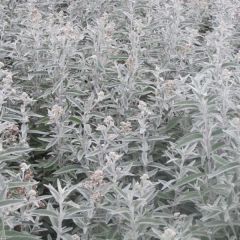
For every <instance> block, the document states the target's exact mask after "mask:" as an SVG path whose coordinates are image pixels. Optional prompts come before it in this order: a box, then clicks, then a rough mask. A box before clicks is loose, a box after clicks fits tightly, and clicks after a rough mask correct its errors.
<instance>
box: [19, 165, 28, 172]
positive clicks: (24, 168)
mask: <svg viewBox="0 0 240 240" xmlns="http://www.w3.org/2000/svg"><path fill="white" fill-rule="evenodd" d="M20 168H21V171H22V172H25V171H26V170H28V169H29V168H30V165H27V164H26V163H21V164H20Z"/></svg>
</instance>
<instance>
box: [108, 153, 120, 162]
mask: <svg viewBox="0 0 240 240" xmlns="http://www.w3.org/2000/svg"><path fill="white" fill-rule="evenodd" d="M109 157H110V158H111V160H113V161H117V160H119V159H120V158H121V157H122V155H120V154H117V153H115V152H110V153H109Z"/></svg>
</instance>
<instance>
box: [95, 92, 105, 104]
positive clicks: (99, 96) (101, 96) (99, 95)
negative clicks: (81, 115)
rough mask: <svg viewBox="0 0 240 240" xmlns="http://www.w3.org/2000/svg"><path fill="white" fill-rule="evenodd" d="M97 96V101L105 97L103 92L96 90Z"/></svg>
mask: <svg viewBox="0 0 240 240" xmlns="http://www.w3.org/2000/svg"><path fill="white" fill-rule="evenodd" d="M97 96H98V98H97V102H101V101H102V100H103V99H104V98H105V94H104V92H103V91H100V92H98V93H97Z"/></svg>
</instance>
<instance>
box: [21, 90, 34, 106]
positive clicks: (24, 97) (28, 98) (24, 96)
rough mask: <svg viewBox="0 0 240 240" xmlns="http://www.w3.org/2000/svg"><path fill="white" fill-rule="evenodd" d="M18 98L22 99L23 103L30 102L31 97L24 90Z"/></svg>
mask: <svg viewBox="0 0 240 240" xmlns="http://www.w3.org/2000/svg"><path fill="white" fill-rule="evenodd" d="M20 100H21V101H23V103H24V104H25V105H27V104H29V103H31V102H32V99H31V98H30V97H29V95H28V94H27V93H25V92H23V93H22V94H21V96H20Z"/></svg>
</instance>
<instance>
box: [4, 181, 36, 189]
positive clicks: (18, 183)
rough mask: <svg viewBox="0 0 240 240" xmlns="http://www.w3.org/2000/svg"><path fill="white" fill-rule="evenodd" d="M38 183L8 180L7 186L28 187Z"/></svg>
mask: <svg viewBox="0 0 240 240" xmlns="http://www.w3.org/2000/svg"><path fill="white" fill-rule="evenodd" d="M36 184H38V182H9V183H8V188H9V189H10V188H17V187H29V186H34V185H36Z"/></svg>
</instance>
